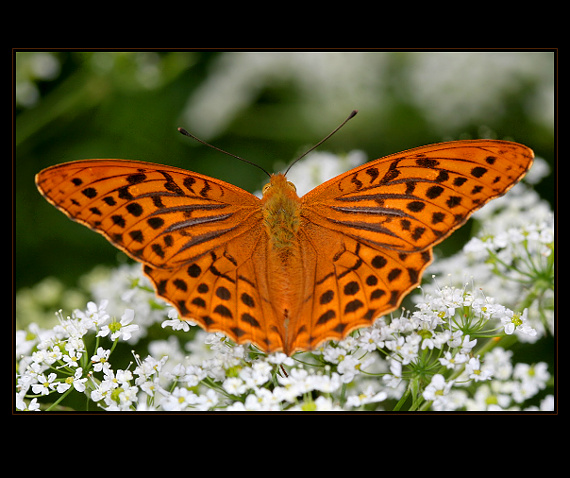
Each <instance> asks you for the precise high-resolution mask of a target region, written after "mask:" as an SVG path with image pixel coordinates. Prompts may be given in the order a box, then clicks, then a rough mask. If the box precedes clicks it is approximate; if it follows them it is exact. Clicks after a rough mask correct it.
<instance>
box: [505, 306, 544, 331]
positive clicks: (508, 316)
mask: <svg viewBox="0 0 570 478" xmlns="http://www.w3.org/2000/svg"><path fill="white" fill-rule="evenodd" d="M501 323H502V324H503V326H504V328H505V333H506V334H507V335H511V334H513V333H514V332H515V330H516V331H517V332H521V333H523V334H526V335H530V336H531V337H534V336H535V335H536V330H535V329H533V328H532V327H531V326H530V325H528V308H527V309H524V310H523V313H522V314H518V313H515V312H513V311H512V310H510V309H505V311H504V313H503V315H502V316H501Z"/></svg>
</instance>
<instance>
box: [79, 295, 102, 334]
mask: <svg viewBox="0 0 570 478" xmlns="http://www.w3.org/2000/svg"><path fill="white" fill-rule="evenodd" d="M108 303H109V301H108V300H102V301H101V303H100V304H99V306H97V304H96V303H95V302H87V311H86V312H83V311H81V310H76V311H75V312H74V314H75V316H76V317H77V318H79V319H81V320H82V321H84V322H85V323H87V324H88V328H94V327H99V326H101V325H103V324H104V323H105V322H107V320H109V314H107V312H106V310H105V309H106V308H107V304H108Z"/></svg>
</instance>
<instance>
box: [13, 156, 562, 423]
mask: <svg viewBox="0 0 570 478" xmlns="http://www.w3.org/2000/svg"><path fill="white" fill-rule="evenodd" d="M331 158H332V156H331ZM331 158H328V157H327V161H328V160H331ZM309 159H310V158H309ZM308 164H311V163H308ZM321 180H322V178H319V181H321ZM519 186H520V185H519ZM513 191H514V190H513ZM532 194H533V193H532V190H530V189H528V188H527V189H525V188H524V187H522V188H521V187H518V192H516V193H515V197H516V198H517V201H514V202H515V203H516V205H515V206H512V205H511V203H510V202H502V203H501V201H500V200H498V201H497V203H498V204H497V205H496V206H494V207H493V208H492V209H494V211H493V213H490V212H486V213H485V214H488V216H487V217H486V218H485V221H484V229H483V230H481V232H480V233H479V234H478V235H477V236H476V237H475V238H473V239H471V241H470V242H469V243H468V244H466V246H465V247H464V249H463V250H462V251H460V252H459V253H458V254H456V255H454V256H452V257H450V258H447V259H443V260H437V261H436V262H435V264H434V265H433V266H432V267H431V268H430V271H431V273H432V274H433V273H436V274H437V275H438V278H437V279H435V278H434V280H432V281H425V280H424V283H423V285H422V287H421V288H419V289H418V291H416V293H414V294H411V303H412V304H413V308H412V307H409V308H407V309H404V308H402V309H401V310H400V311H397V312H394V313H393V314H391V315H390V316H383V317H380V318H379V319H378V320H377V321H376V322H375V323H374V324H373V325H372V326H371V327H368V328H363V329H360V330H357V331H355V332H354V333H352V334H351V335H349V336H348V337H347V338H345V339H344V340H342V341H338V342H333V341H331V342H328V343H325V344H323V345H322V346H321V347H319V348H318V349H317V350H314V351H311V352H305V353H298V354H296V355H294V356H293V357H288V356H286V355H284V354H282V353H274V354H270V355H266V354H264V353H262V352H260V351H259V350H257V349H256V348H255V347H253V346H249V345H246V346H244V345H236V344H234V343H232V342H231V341H230V340H229V339H228V338H226V337H225V336H224V335H222V334H220V333H215V334H211V333H206V332H204V331H203V330H201V329H200V328H199V327H196V326H194V324H192V322H189V321H183V320H181V319H180V318H179V317H178V314H177V312H176V310H175V309H174V308H173V307H171V306H170V305H168V304H167V303H165V302H164V301H162V300H160V299H158V298H157V297H156V296H155V294H154V291H153V289H152V286H151V284H150V282H149V281H148V279H147V278H145V277H144V276H143V274H142V271H141V267H140V265H139V264H134V265H123V266H121V267H119V268H117V269H116V270H114V271H112V272H111V273H110V274H108V275H106V276H103V277H101V274H100V273H97V274H94V275H93V276H92V277H91V278H90V279H88V280H86V281H85V282H86V283H88V284H89V293H90V295H91V297H92V301H90V302H88V303H87V304H86V306H85V307H84V308H79V309H77V310H75V311H74V312H72V313H71V315H70V316H65V315H64V314H63V312H62V311H59V312H58V313H57V318H58V323H57V324H56V325H55V326H53V327H50V326H47V325H43V326H40V325H38V324H36V323H34V322H31V321H30V320H22V322H23V323H26V324H28V325H27V326H26V327H23V328H22V330H18V331H17V333H16V357H17V370H16V376H17V379H16V386H17V388H16V408H17V409H18V410H62V409H70V408H72V409H81V410H85V409H87V410H97V409H99V410H107V411H112V410H119V411H127V410H134V411H143V410H144V411H154V410H156V411H192V410H195V411H210V410H225V411H232V412H238V411H248V410H251V411H257V410H270V411H285V410H287V411H317V410H338V411H343V410H386V411H403V410H413V411H419V410H437V411H443V410H459V411H462V410H553V409H554V408H555V403H554V397H553V394H552V387H553V385H554V383H553V377H552V375H551V372H550V368H551V367H552V365H551V363H552V359H551V358H550V357H545V360H539V361H534V362H530V363H526V362H525V361H524V360H522V359H521V358H520V356H519V357H515V355H514V354H513V352H512V350H510V348H511V346H512V345H513V344H515V343H518V344H519V346H524V347H533V346H534V345H533V343H536V342H537V341H540V340H547V339H548V337H549V335H551V334H552V333H553V329H554V314H553V309H554V305H553V302H554V295H553V290H554V286H553V282H554V273H553V267H554V257H553V256H554V244H553V242H554V234H553V221H552V213H551V212H550V210H549V208H548V207H545V205H544V204H543V203H538V204H537V203H536V202H535V203H533V202H532V201H531V200H530V199H529V198H532ZM535 199H536V198H535ZM513 208H514V209H513ZM521 218H522V219H521ZM501 226H502V227H501ZM466 273H467V274H469V275H468V276H466ZM95 276H96V277H97V278H95ZM432 277H433V276H432ZM441 277H444V278H445V279H443V280H445V282H446V284H442V283H441V281H442V279H441ZM26 297H29V295H27V296H26ZM19 303H22V302H19ZM19 308H20V310H21V311H30V310H33V308H29V307H23V306H22V307H19ZM133 349H134V350H133ZM519 350H520V349H519ZM517 355H520V352H519V354H517ZM523 356H524V354H523Z"/></svg>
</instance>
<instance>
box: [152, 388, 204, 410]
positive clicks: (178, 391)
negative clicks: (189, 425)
mask: <svg viewBox="0 0 570 478" xmlns="http://www.w3.org/2000/svg"><path fill="white" fill-rule="evenodd" d="M197 401H198V396H197V395H196V394H195V393H194V392H191V391H190V390H188V389H187V388H184V387H176V388H175V389H174V390H173V391H172V393H171V394H170V395H168V396H167V397H166V398H165V399H164V400H163V401H162V402H160V404H161V406H162V408H163V409H164V410H167V411H180V410H185V409H186V408H187V407H189V406H192V405H194V404H195V403H196V402H197Z"/></svg>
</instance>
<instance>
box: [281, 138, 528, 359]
mask: <svg viewBox="0 0 570 478" xmlns="http://www.w3.org/2000/svg"><path fill="white" fill-rule="evenodd" d="M532 159H533V152H532V150H530V149H529V148H527V147H526V146H523V145H520V144H517V143H511V142H505V141H491V140H480V141H478V140H477V141H454V142H447V143H439V144H434V145H430V146H424V147H420V148H415V149H411V150H408V151H404V152H402V153H398V154H394V155H391V156H387V157H385V158H381V159H377V160H375V161H371V162H369V163H366V164H364V165H363V166H360V167H357V168H355V169H353V170H351V171H348V172H347V173H344V174H342V175H340V176H337V177H336V178H333V179H331V180H330V181H327V182H325V183H323V184H322V185H320V186H318V187H316V188H315V189H313V190H312V191H310V192H309V193H307V194H306V195H305V196H304V197H303V198H302V201H303V202H302V209H301V217H302V218H303V227H302V229H301V233H302V234H303V235H304V237H305V239H304V240H302V244H303V245H304V246H303V249H304V252H303V257H304V258H305V259H304V260H305V265H304V270H305V271H306V272H305V275H307V276H310V277H307V278H305V280H304V282H305V283H314V284H315V286H314V290H313V291H311V293H309V292H307V293H306V297H307V298H306V300H305V303H304V306H303V310H302V311H301V313H300V314H299V315H300V316H302V317H304V318H306V320H307V322H308V323H307V324H304V325H305V326H304V328H303V327H302V326H299V327H298V328H297V329H295V330H296V331H297V332H296V333H295V334H294V335H293V336H292V337H291V338H290V339H289V342H290V345H289V347H290V348H291V349H293V350H294V349H295V348H299V349H301V348H314V347H316V346H317V345H318V344H319V343H321V342H323V341H324V340H328V339H331V338H334V339H339V338H342V337H345V336H346V335H347V334H348V333H349V332H350V331H351V330H354V329H355V328H358V327H361V326H363V325H369V324H371V323H372V322H373V321H374V319H375V318H377V317H378V316H380V315H382V314H386V313H388V312H390V311H392V310H394V309H395V308H397V307H398V306H399V304H400V302H401V300H402V299H403V297H404V296H405V295H406V294H407V293H408V291H410V290H411V289H412V288H413V287H415V286H417V285H418V284H419V282H420V280H421V275H422V273H423V271H424V270H425V268H426V267H427V266H428V265H429V263H430V262H431V257H432V254H431V247H432V246H433V245H434V244H437V243H438V242H440V241H442V240H443V239H444V238H445V237H447V236H449V235H450V234H451V233H452V232H453V231H454V230H455V229H457V228H458V227H459V226H461V225H462V224H463V223H464V222H465V221H466V220H467V219H468V218H469V216H470V215H471V214H472V213H473V212H474V211H475V210H477V209H479V208H480V207H481V206H483V205H484V204H485V203H486V202H488V201H489V200H491V199H493V198H495V197H497V196H500V195H502V194H504V193H505V192H506V191H508V190H509V189H510V188H511V187H512V186H513V185H514V184H515V183H516V182H517V181H519V179H520V178H521V177H522V176H523V175H524V174H525V173H526V171H527V170H528V169H529V168H530V166H531V164H532Z"/></svg>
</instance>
